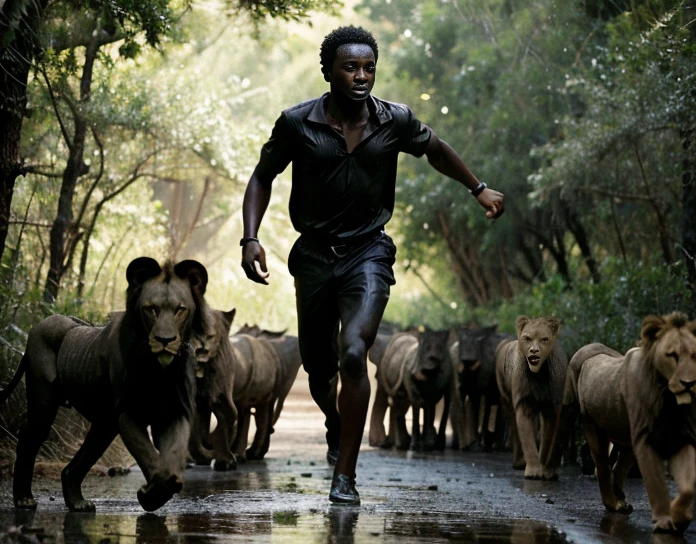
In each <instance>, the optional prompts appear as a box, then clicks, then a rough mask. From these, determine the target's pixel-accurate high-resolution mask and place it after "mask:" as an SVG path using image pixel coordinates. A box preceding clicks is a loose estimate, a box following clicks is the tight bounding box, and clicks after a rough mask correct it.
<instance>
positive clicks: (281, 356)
mask: <svg viewBox="0 0 696 544" xmlns="http://www.w3.org/2000/svg"><path fill="white" fill-rule="evenodd" d="M233 317H234V310H232V311H230V312H222V311H220V310H212V311H211V319H210V320H209V326H208V327H209V330H208V331H206V333H205V334H204V335H194V340H193V343H194V346H197V347H196V355H197V360H198V373H197V376H198V380H197V383H198V385H199V387H198V393H197V411H198V418H197V424H196V425H195V426H194V432H192V440H191V443H190V453H191V456H192V457H193V458H194V459H195V460H196V462H197V463H199V464H210V460H211V458H214V459H215V464H214V467H215V469H216V470H225V469H228V468H236V466H237V463H238V462H239V461H247V460H260V459H263V458H264V456H265V455H266V453H268V449H269V446H270V435H271V434H272V433H273V426H274V425H275V423H276V422H277V420H278V418H279V416H280V412H281V410H282V407H283V403H284V402H285V398H286V397H287V395H288V393H289V392H290V389H291V388H292V385H293V383H294V382H295V378H296V377H297V373H298V372H299V369H300V366H302V360H301V358H300V350H299V342H298V340H297V337H296V336H291V335H286V334H281V335H278V334H275V333H274V334H273V335H272V336H271V337H270V338H265V337H264V331H263V330H261V329H258V328H257V330H258V331H260V334H261V337H259V338H257V337H255V336H253V335H250V334H241V333H235V334H234V335H233V336H232V337H229V338H228V333H229V330H230V327H231V325H232V319H233ZM249 330H252V329H251V328H250V329H249ZM252 410H253V411H254V418H255V423H256V434H255V435H254V440H253V443H252V445H251V447H249V448H248V449H247V445H248V434H249V426H250V417H251V414H252ZM211 412H212V413H213V414H214V415H215V417H216V418H217V420H218V424H217V427H216V428H215V431H214V432H213V433H212V434H211V436H210V438H211V442H212V446H213V451H212V452H208V451H206V449H205V448H204V447H203V441H204V438H205V436H204V435H206V432H204V431H203V429H208V427H209V421H210V413H211Z"/></svg>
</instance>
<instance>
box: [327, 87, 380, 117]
mask: <svg viewBox="0 0 696 544" xmlns="http://www.w3.org/2000/svg"><path fill="white" fill-rule="evenodd" d="M326 113H327V114H328V115H329V116H330V117H332V118H333V119H335V120H336V121H338V122H340V123H351V124H352V123H359V122H364V121H367V118H368V117H369V110H368V109H367V100H351V99H349V98H345V97H343V96H341V95H340V94H338V93H329V100H328V104H327V106H326Z"/></svg>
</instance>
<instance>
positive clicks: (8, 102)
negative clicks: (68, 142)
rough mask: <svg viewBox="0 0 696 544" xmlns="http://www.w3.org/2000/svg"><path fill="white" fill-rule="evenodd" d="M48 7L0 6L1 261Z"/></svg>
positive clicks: (43, 0)
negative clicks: (31, 76)
mask: <svg viewBox="0 0 696 544" xmlns="http://www.w3.org/2000/svg"><path fill="white" fill-rule="evenodd" d="M47 3H48V0H40V1H31V2H25V1H22V0H8V1H7V2H3V3H2V4H0V6H1V8H0V127H2V130H0V183H2V187H1V188H0V257H1V256H2V254H3V253H4V250H5V242H6V240H7V232H8V228H9V222H10V211H11V207H12V194H13V192H14V187H15V181H16V179H17V177H18V176H19V175H20V174H21V173H22V164H21V160H20V155H19V149H20V148H19V146H20V142H21V137H22V120H23V118H24V115H25V111H26V106H27V83H28V81H29V70H30V69H31V64H32V61H33V59H34V55H35V52H36V48H37V36H38V27H39V23H40V22H41V17H42V15H43V12H44V9H45V8H46V4H47ZM22 13H24V15H21V14H22Z"/></svg>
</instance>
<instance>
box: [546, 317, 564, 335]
mask: <svg viewBox="0 0 696 544" xmlns="http://www.w3.org/2000/svg"><path fill="white" fill-rule="evenodd" d="M546 324H547V325H548V326H549V329H551V332H552V333H553V335H554V336H556V335H557V334H558V331H559V330H561V321H560V319H558V318H557V317H554V316H551V317H547V318H546Z"/></svg>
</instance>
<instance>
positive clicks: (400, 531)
mask: <svg viewBox="0 0 696 544" xmlns="http://www.w3.org/2000/svg"><path fill="white" fill-rule="evenodd" d="M0 522H1V523H2V527H1V528H2V531H3V532H6V531H7V530H8V529H9V528H10V527H19V526H22V525H24V526H25V527H27V530H28V531H29V533H30V534H36V535H40V536H41V537H45V538H40V539H39V540H43V541H44V542H48V543H49V544H52V543H61V544H63V543H64V544H208V543H210V544H212V543H214V542H218V541H220V540H224V541H226V542H283V543H299V544H307V543H314V542H316V543H317V544H354V543H357V544H360V543H362V542H367V541H379V542H419V541H420V542H448V541H449V542H491V543H492V542H495V543H502V542H510V543H513V544H561V543H565V542H567V541H566V540H565V538H564V537H563V536H562V535H560V534H559V533H558V532H557V531H556V530H554V529H553V528H552V527H550V526H548V525H546V524H544V523H542V522H538V521H533V520H499V519H481V518H469V517H466V516H463V515H452V514H436V513H427V512H420V513H413V514H402V515H400V514H399V513H387V514H384V513H382V514H374V513H369V512H365V511H364V510H362V511H361V510H360V508H355V507H346V506H343V507H340V506H332V507H330V508H329V509H328V510H325V511H315V512H312V513H309V514H304V513H298V512H297V511H294V510H289V511H281V512H274V513H271V512H266V513H260V514H215V513H200V514H169V515H158V514H140V515H133V514H94V513H91V514H86V513H62V512H53V513H50V512H43V513H42V512H40V511H39V512H38V513H36V512H16V513H15V515H12V513H11V512H8V511H5V512H0ZM604 530H605V531H606V532H609V534H612V533H611V532H610V531H611V530H610V529H608V528H604ZM616 531H618V533H622V532H625V531H626V528H624V529H621V528H620V527H619V528H618V529H616ZM618 533H617V534H618ZM627 534H631V533H630V532H629V533H627ZM0 540H1V539H0ZM632 541H633V539H632ZM654 542H655V543H658V542H659V544H673V542H675V541H673V540H671V541H667V540H665V541H658V540H655V541H654ZM27 544H29V543H27Z"/></svg>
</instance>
